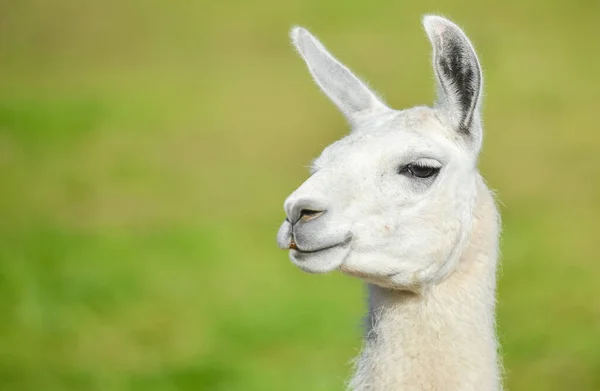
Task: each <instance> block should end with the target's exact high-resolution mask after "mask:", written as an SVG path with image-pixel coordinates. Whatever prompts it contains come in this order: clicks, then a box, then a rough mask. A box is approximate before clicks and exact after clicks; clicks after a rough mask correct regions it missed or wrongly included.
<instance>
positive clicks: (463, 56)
mask: <svg viewBox="0 0 600 391" xmlns="http://www.w3.org/2000/svg"><path fill="white" fill-rule="evenodd" d="M442 41H443V46H442V47H441V48H440V52H441V53H440V55H438V56H437V58H436V63H437V66H436V70H437V73H438V74H437V76H438V78H439V79H440V81H441V82H440V87H441V88H442V89H443V90H444V91H443V92H444V94H446V95H450V97H447V98H446V99H448V98H451V100H454V101H455V104H456V107H455V109H456V115H457V116H458V117H459V118H458V129H457V130H459V131H461V132H465V133H468V132H469V129H470V127H471V123H472V121H473V115H474V112H475V110H476V108H477V107H476V106H477V105H478V100H479V91H480V89H481V70H480V68H479V63H478V61H477V58H476V57H475V56H474V53H472V52H471V51H470V49H471V48H470V47H469V46H466V47H465V44H464V42H460V41H459V40H458V39H457V37H456V36H454V35H451V34H447V36H443V39H442Z"/></svg>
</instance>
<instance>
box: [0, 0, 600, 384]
mask: <svg viewBox="0 0 600 391" xmlns="http://www.w3.org/2000/svg"><path fill="white" fill-rule="evenodd" d="M431 12H439V13H442V14H445V15H447V16H449V17H452V18H453V19H455V20H456V21H457V22H458V23H459V24H461V25H462V26H464V27H465V29H466V31H467V32H468V33H469V35H470V36H471V38H472V39H473V41H474V43H475V45H476V47H477V49H478V51H479V52H480V54H481V59H482V63H483V67H484V70H485V81H486V89H485V94H486V97H485V107H484V115H485V117H484V118H485V132H486V133H485V145H484V153H483V155H482V157H481V169H482V171H483V173H484V175H485V176H486V178H487V180H488V182H489V184H490V185H491V186H492V187H493V188H494V189H496V190H497V192H498V196H499V199H500V200H501V201H502V205H501V209H502V213H503V220H504V235H503V240H502V252H503V257H502V259H503V266H502V272H501V279H500V286H499V299H498V300H499V306H498V320H499V331H500V336H501V341H502V344H503V355H504V357H505V358H504V361H505V367H506V379H507V380H506V385H507V388H508V389H509V390H513V391H516V390H528V391H536V390H545V391H555V390H556V391H558V390H564V389H569V388H570V389H577V390H581V391H586V390H589V391H592V390H598V389H600V339H599V338H598V335H600V311H599V309H598V308H600V307H599V306H598V300H597V299H596V297H597V296H598V289H597V287H598V283H597V281H598V280H599V278H600V264H599V263H598V255H597V248H596V237H597V235H598V233H599V232H600V231H599V229H598V224H597V221H596V220H597V219H596V216H598V214H599V213H600V182H599V181H598V180H597V178H598V177H600V154H599V153H598V150H599V148H600V132H598V131H597V118H596V117H597V115H596V112H597V108H596V106H597V88H598V85H599V84H600V77H599V76H598V69H600V58H598V56H596V55H595V53H597V52H598V49H600V48H599V47H598V46H599V45H600V43H599V41H598V40H597V39H595V38H594V37H595V36H596V35H597V32H596V30H597V27H596V20H597V19H598V17H599V16H600V7H599V5H598V4H597V2H594V1H583V0H580V1H576V2H571V3H564V2H558V1H543V2H542V1H541V0H536V1H531V2H525V3H524V2H519V1H516V0H512V1H505V2H501V3H498V4H495V5H492V4H484V3H483V2H475V1H466V0H455V1H444V2H440V1H436V2H434V1H419V2H416V1H414V2H410V3H407V2H397V1H393V2H392V1H383V0H382V1H378V2H365V1H361V2H359V1H354V0H353V1H345V2H338V1H329V2H323V1H316V0H309V1H292V2H280V1H274V0H260V1H257V2H252V3H248V2H234V1H226V2H188V1H183V0H176V1H174V2H171V3H169V4H168V5H167V4H166V3H164V4H163V3H161V2H142V1H127V2H118V1H116V0H110V1H105V2H91V1H88V2H82V1H75V0H53V1H51V2H48V1H42V0H23V1H19V2H5V3H3V4H0V183H1V184H2V191H1V192H0V216H1V218H0V314H2V321H1V322H0V390H3V391H5V390H6V391H24V390H44V391H62V390H65V391H66V390H69V391H70V390H116V391H119V390H147V391H154V390H156V391H171V390H211V391H212V390H217V391H218V390H226V391H242V390H243V391H252V390H257V391H258V390H260V391H267V390H289V391H294V390H316V391H318V390H342V389H343V384H344V379H346V378H347V377H348V374H349V372H350V370H351V365H350V360H351V359H352V357H354V356H355V355H356V353H357V351H358V349H359V347H360V334H361V333H360V321H361V316H362V312H363V310H364V292H363V287H362V285H361V283H360V282H359V281H357V280H353V279H350V278H347V277H344V276H340V275H328V276H310V275H305V274H303V273H302V272H300V271H299V270H297V269H295V268H294V267H293V266H292V264H291V263H290V262H289V261H288V259H287V255H286V254H285V253H284V252H281V251H279V250H278V249H277V248H276V244H275V234H276V231H277V228H278V227H279V224H280V222H281V220H282V219H283V211H282V203H283V200H284V198H285V197H286V196H287V195H288V194H289V193H290V192H291V191H292V190H293V189H294V188H295V187H296V186H297V185H298V184H300V183H301V181H302V180H303V179H304V178H305V177H306V176H307V171H306V166H307V165H308V163H309V162H310V160H311V159H312V158H314V157H315V156H316V155H317V154H318V153H319V152H320V150H321V149H322V148H323V147H324V146H325V145H327V144H329V143H330V142H332V141H334V140H335V139H337V138H339V137H340V136H341V135H343V133H344V132H345V131H346V127H345V124H344V121H343V119H342V117H341V115H339V114H338V113H337V112H336V110H335V108H334V107H333V105H331V104H330V103H329V102H328V101H327V100H326V99H325V98H324V97H323V96H322V94H320V93H319V92H318V91H317V89H316V87H315V86H313V84H312V82H311V79H310V76H309V75H308V74H307V72H306V70H305V67H304V65H303V64H302V62H301V60H300V59H299V58H298V57H297V55H296V54H295V53H294V51H293V49H292V48H291V46H290V45H289V41H288V38H287V30H288V28H289V27H290V26H291V25H293V24H302V25H305V26H307V27H309V28H311V29H312V30H313V31H314V32H315V34H316V35H317V36H319V37H320V38H321V39H322V40H323V41H324V42H325V43H326V44H327V46H328V47H329V48H331V49H332V50H333V51H334V53H335V54H336V55H337V56H338V57H339V58H341V59H342V60H343V61H344V62H346V63H348V64H349V65H351V66H352V68H353V69H355V70H356V71H357V73H359V74H360V75H364V76H366V78H367V79H368V80H369V81H370V82H371V84H372V85H373V86H375V88H377V89H378V90H379V91H381V92H383V93H384V95H385V96H386V98H387V100H388V102H389V103H390V104H391V105H392V106H394V107H397V108H401V107H408V106H413V105H417V104H423V103H428V102H431V101H432V100H433V85H432V84H433V80H432V74H431V70H430V58H429V55H430V47H429V43H428V42H427V39H426V37H425V35H424V33H423V31H422V29H421V26H420V17H421V15H422V14H424V13H431Z"/></svg>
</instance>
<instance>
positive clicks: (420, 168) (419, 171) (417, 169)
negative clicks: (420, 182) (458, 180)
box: [400, 163, 441, 179]
mask: <svg viewBox="0 0 600 391" xmlns="http://www.w3.org/2000/svg"><path fill="white" fill-rule="evenodd" d="M440 168H441V167H432V166H426V165H423V164H416V163H411V164H409V165H407V166H405V167H404V168H402V169H401V170H400V173H406V174H408V175H411V176H413V177H417V178H423V179H424V178H430V177H432V176H434V175H435V174H437V173H438V172H439V171H440Z"/></svg>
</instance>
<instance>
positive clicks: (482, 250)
mask: <svg viewBox="0 0 600 391" xmlns="http://www.w3.org/2000/svg"><path fill="white" fill-rule="evenodd" d="M482 186H483V188H482V190H483V191H482V192H480V195H479V196H478V202H477V206H476V215H475V221H474V226H473V233H472V234H471V238H470V240H469V243H468V244H467V245H466V247H465V249H464V250H463V254H462V255H461V258H460V261H459V265H458V267H457V270H455V271H454V272H453V274H451V275H450V276H449V277H448V278H447V279H445V280H444V281H443V282H441V283H439V284H438V285H435V286H433V287H431V288H430V289H428V290H427V291H426V292H424V293H422V294H416V293H411V292H406V291H395V290H391V289H387V288H382V287H379V286H377V285H372V284H370V285H369V286H368V288H369V316H368V319H367V322H368V323H367V333H366V341H365V346H364V349H363V352H362V354H361V356H360V357H359V359H358V362H357V365H356V374H355V376H354V377H353V379H352V381H351V383H350V389H352V390H356V391H367V390H369V391H384V390H385V391H389V390H394V391H395V390H397V391H417V390H418V391H424V390H430V391H467V390H468V391H499V390H501V385H500V373H499V363H498V357H497V343H496V336H495V315H494V313H495V311H494V307H495V289H496V278H495V275H496V258H497V236H498V228H497V213H496V209H495V205H494V203H493V199H492V197H491V196H490V194H489V191H488V190H487V188H485V185H483V183H482Z"/></svg>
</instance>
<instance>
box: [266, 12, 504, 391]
mask: <svg viewBox="0 0 600 391" xmlns="http://www.w3.org/2000/svg"><path fill="white" fill-rule="evenodd" d="M423 25H424V27H425V31H426V33H427V35H428V37H429V40H430V41H431V44H432V46H433V68H434V74H435V78H436V81H437V100H436V102H435V104H434V105H433V107H425V106H418V107H414V108H411V109H407V110H402V111H398V110H393V109H390V108H388V107H387V106H386V104H385V103H384V102H383V101H382V100H381V99H380V98H379V97H378V96H377V94H376V93H374V92H373V91H371V90H370V89H369V88H368V87H367V85H366V84H364V83H363V82H362V81H360V80H359V79H358V78H357V77H356V76H355V75H354V74H352V72H351V71H350V70H349V69H347V68H346V67H345V66H344V65H342V64H341V63H340V62H339V61H338V60H337V59H335V58H334V57H333V56H332V55H331V54H330V53H329V52H328V51H327V50H326V49H325V47H324V46H323V45H322V44H321V43H320V42H319V41H318V40H317V39H316V38H315V37H314V36H312V35H311V34H310V33H309V32H308V31H307V30H305V29H303V28H300V27H295V28H293V29H292V31H291V38H292V41H293V44H294V45H295V47H296V48H297V50H298V52H299V53H300V55H301V56H302V57H303V59H304V61H305V62H306V64H307V65H308V69H309V71H310V73H311V74H312V77H313V78H314V81H315V82H316V84H317V85H318V86H319V87H320V88H321V89H322V90H323V92H324V93H325V94H326V95H327V96H328V97H329V98H330V99H331V100H332V101H333V103H334V104H335V105H336V106H337V107H338V108H339V110H340V111H341V112H342V113H343V114H344V116H345V117H346V118H347V120H348V122H349V123H350V127H351V132H350V134H349V135H347V136H345V137H344V138H342V139H340V140H338V141H336V142H334V143H333V144H331V145H330V146H328V147H326V148H325V149H324V151H323V152H322V154H321V155H320V156H319V157H318V158H317V159H316V160H315V161H314V162H313V164H312V167H311V174H312V175H311V176H310V177H309V178H308V179H307V180H306V181H305V182H304V183H303V184H302V185H301V186H300V187H299V188H298V189H297V190H295V191H294V192H293V193H292V194H291V195H290V196H289V197H288V198H287V199H286V200H285V203H284V210H285V213H286V216H287V218H286V219H285V221H284V223H283V224H282V226H281V228H280V229H279V232H278V234H277V242H278V245H279V246H280V247H281V248H283V249H289V256H290V259H291V261H292V262H293V263H294V264H295V265H296V266H298V267H299V268H300V269H302V270H304V271H306V272H309V273H326V272H330V271H334V270H339V271H341V272H342V273H344V274H347V275H349V276H354V277H358V278H361V279H362V280H364V281H365V282H366V283H367V287H368V294H369V299H368V306H369V311H368V314H367V317H366V326H365V336H364V344H363V349H362V352H361V354H360V356H359V357H358V358H357V360H356V364H355V372H354V375H353V377H352V378H351V380H350V382H349V384H348V388H349V389H351V390H355V391H366V390H376V391H379V390H381V391H390V390H392V391H393V390H402V391H411V390H415V391H416V390H437V391H442V390H443V391H458V390H460V391H467V390H471V391H484V390H485V391H498V390H501V389H502V386H501V373H500V364H499V358H498V353H497V350H498V344H497V339H496V335H495V290H496V266H497V256H498V236H499V231H500V228H499V221H500V219H499V215H498V212H497V208H496V205H495V202H494V198H493V196H492V194H491V192H490V190H489V189H488V188H487V186H486V184H485V183H484V180H483V178H482V177H481V175H480V174H479V172H478V170H477V156H478V154H479V150H480V148H481V143H482V125H481V119H480V105H481V90H482V82H483V79H482V74H481V67H480V65H479V60H478V59H477V55H476V54H475V50H474V48H473V46H472V45H471V43H470V41H469V39H468V38H467V37H466V35H465V34H464V33H463V32H462V30H461V29H460V28H459V27H458V26H456V25H455V24H454V23H452V22H450V21H449V20H447V19H444V18H441V17H439V16H425V17H424V18H423Z"/></svg>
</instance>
